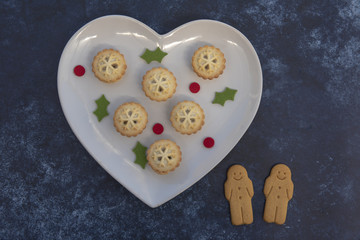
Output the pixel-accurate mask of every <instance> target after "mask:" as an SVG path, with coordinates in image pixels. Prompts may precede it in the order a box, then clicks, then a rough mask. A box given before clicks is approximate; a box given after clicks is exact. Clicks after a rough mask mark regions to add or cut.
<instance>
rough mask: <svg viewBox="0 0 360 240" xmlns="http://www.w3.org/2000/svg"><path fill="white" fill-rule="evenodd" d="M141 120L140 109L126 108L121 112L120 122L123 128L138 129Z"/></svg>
mask: <svg viewBox="0 0 360 240" xmlns="http://www.w3.org/2000/svg"><path fill="white" fill-rule="evenodd" d="M140 121H141V114H140V112H139V110H138V109H131V108H125V109H122V111H121V113H120V122H121V124H122V127H123V129H126V130H131V129H133V130H138V123H139V122H140Z"/></svg>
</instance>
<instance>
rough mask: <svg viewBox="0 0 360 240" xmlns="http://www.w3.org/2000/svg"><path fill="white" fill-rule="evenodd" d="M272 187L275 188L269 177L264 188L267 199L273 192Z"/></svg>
mask: <svg viewBox="0 0 360 240" xmlns="http://www.w3.org/2000/svg"><path fill="white" fill-rule="evenodd" d="M272 187H273V182H272V179H270V177H268V178H267V179H266V181H265V186H264V194H265V197H267V196H269V194H270V192H271V190H272Z"/></svg>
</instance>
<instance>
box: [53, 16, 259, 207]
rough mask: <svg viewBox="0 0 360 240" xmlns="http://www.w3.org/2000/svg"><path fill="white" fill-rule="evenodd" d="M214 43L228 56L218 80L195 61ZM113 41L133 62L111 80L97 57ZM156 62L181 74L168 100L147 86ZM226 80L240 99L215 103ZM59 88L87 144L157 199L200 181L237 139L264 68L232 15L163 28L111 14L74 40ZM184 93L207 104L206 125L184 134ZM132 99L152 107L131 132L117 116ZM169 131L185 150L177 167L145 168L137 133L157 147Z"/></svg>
mask: <svg viewBox="0 0 360 240" xmlns="http://www.w3.org/2000/svg"><path fill="white" fill-rule="evenodd" d="M206 44H208V45H214V46H216V47H217V48H219V49H221V51H222V52H223V53H224V55H225V58H226V69H225V71H224V73H223V74H222V75H221V76H220V77H219V78H217V79H214V80H203V79H201V78H199V77H197V75H196V74H195V73H194V72H193V70H192V67H191V58H192V55H193V53H194V51H195V50H196V49H197V48H199V47H200V46H203V45H206ZM157 47H160V48H161V49H162V50H163V51H165V52H167V53H168V55H167V56H166V57H165V58H164V59H163V60H162V62H161V63H158V62H152V63H150V64H147V63H146V62H145V61H144V60H143V59H142V58H140V56H141V55H142V54H143V53H144V51H145V49H146V48H148V49H150V50H155V49H156V48H157ZM105 48H114V49H117V50H119V51H120V52H121V53H123V54H124V56H125V59H126V63H127V66H128V69H127V71H126V73H125V75H124V77H123V78H122V79H121V80H120V81H118V82H116V83H112V84H106V83H103V82H101V81H99V80H97V79H96V77H95V76H94V74H93V73H92V71H91V63H92V60H93V57H94V56H95V55H96V53H97V52H98V51H100V50H102V49H105ZM76 65H82V66H84V67H85V69H86V73H85V75H84V76H82V77H77V76H75V75H74V73H73V69H74V67H75V66H76ZM155 66H163V67H166V68H167V69H169V70H170V71H172V72H173V73H174V75H175V77H176V79H177V84H178V87H177V89H176V93H175V95H174V96H173V97H172V98H171V99H169V100H167V101H166V102H155V101H151V100H150V99H149V98H147V97H146V96H145V94H144V93H143V91H142V87H141V81H142V76H143V75H144V74H145V72H146V71H147V70H149V69H151V68H153V67H155ZM191 82H198V83H199V84H200V86H201V90H200V91H199V92H198V93H196V94H194V93H191V92H190V91H189V84H190V83H191ZM225 87H229V88H232V89H236V90H237V94H236V95H235V99H234V101H227V102H226V103H225V105H224V106H221V105H219V104H212V101H213V99H214V96H215V92H220V91H223V90H224V89H225ZM58 91H59V97H60V102H61V106H62V109H63V111H64V114H65V117H66V119H67V121H68V122H69V124H70V126H71V128H72V130H73V131H74V133H75V135H76V136H77V138H78V139H79V140H80V142H81V143H82V144H83V146H84V147H85V148H86V149H87V151H88V152H89V153H90V154H91V155H92V156H93V157H94V158H95V159H96V160H97V161H98V163H99V164H100V165H101V166H102V167H103V168H104V169H105V170H106V171H107V172H108V173H109V174H111V176H113V177H114V178H115V179H116V180H117V181H118V182H120V183H121V184H122V185H123V186H125V187H126V188H127V189H128V190H129V191H130V192H132V193H133V194H134V195H135V196H137V197H138V198H139V199H141V200H142V201H143V202H145V203H146V204H147V205H149V206H150V207H157V206H159V205H161V204H163V203H165V202H166V201H168V200H170V199H171V198H173V197H175V196H176V195H178V194H179V193H181V192H182V191H184V190H185V189H187V188H188V187H190V186H191V185H192V184H194V183H195V182H197V181H198V180H199V179H200V178H202V177H203V176H204V175H205V174H206V173H208V172H209V171H210V170H211V169H212V168H214V167H215V166H216V165H217V164H218V163H219V162H220V161H221V160H222V159H223V158H224V157H225V156H226V155H227V154H228V153H229V152H230V151H231V149H232V148H233V147H234V146H235V145H236V144H237V142H238V141H239V140H240V138H241V137H242V136H243V134H244V133H245V131H246V130H247V128H248V127H249V125H250V123H251V122H252V120H253V118H254V116H255V113H256V111H257V109H258V107H259V103H260V98H261V92H262V72H261V66H260V62H259V59H258V57H257V54H256V52H255V50H254V48H253V47H252V45H251V43H250V42H249V41H248V40H247V39H246V37H245V36H244V35H243V34H241V33H240V32H239V31H238V30H236V29H235V28H233V27H231V26H229V25H226V24H224V23H221V22H217V21H212V20H198V21H193V22H189V23H187V24H184V25H182V26H180V27H178V28H176V29H175V30H173V31H171V32H170V33H167V34H165V35H159V34H157V33H156V32H154V31H153V30H152V29H150V28H149V27H148V26H146V25H144V24H143V23H141V22H139V21H137V20H135V19H132V18H129V17H125V16H105V17H101V18H98V19H96V20H94V21H92V22H90V23H88V24H86V25H85V26H84V27H82V28H81V29H80V30H78V31H77V32H76V33H75V34H74V36H73V37H72V38H71V39H70V40H69V42H68V43H67V45H66V47H65V49H64V51H63V53H62V55H61V59H60V63H59V70H58ZM102 94H105V96H106V98H107V99H108V100H109V101H110V105H109V106H108V111H109V113H110V115H109V116H107V117H105V118H104V119H103V120H102V121H101V122H99V121H98V120H97V118H96V116H95V115H94V114H93V111H94V110H95V109H96V104H95V100H96V99H98V98H99V97H100V96H101V95H102ZM180 100H193V101H195V102H197V103H199V104H200V105H201V106H202V108H203V109H204V111H205V125H204V126H203V128H202V129H201V130H200V131H199V132H197V133H196V134H193V135H190V136H188V135H182V134H179V133H178V132H176V131H175V130H174V129H173V128H172V126H171V123H170V120H169V117H170V111H171V109H172V107H173V106H174V105H175V104H176V103H177V102H178V101H180ZM127 101H135V102H138V103H140V104H142V105H143V106H144V107H145V109H146V110H147V112H148V114H149V122H148V125H147V127H146V129H145V130H144V132H143V133H142V134H140V135H138V136H136V137H131V138H129V137H124V136H122V135H120V134H119V133H118V132H116V131H115V128H114V126H113V119H112V118H113V114H114V111H115V109H116V108H117V107H118V106H119V105H120V104H122V103H124V102H127ZM157 122H159V123H161V124H162V125H163V126H164V129H165V130H164V133H163V134H162V135H155V134H154V133H153V131H152V126H153V125H154V124H155V123H157ZM208 136H209V137H212V138H213V139H214V140H215V145H214V147H213V148H205V147H204V146H203V140H204V138H205V137H208ZM164 138H165V139H171V140H173V141H175V142H176V143H177V144H178V145H179V146H180V148H181V151H182V161H181V164H180V166H179V167H178V168H177V169H176V170H175V171H174V172H171V173H169V174H167V175H158V174H156V173H155V172H154V171H153V170H152V169H151V168H150V167H149V166H146V168H145V169H142V168H141V167H140V166H139V165H137V164H135V163H134V160H135V155H134V153H133V152H132V148H133V147H134V146H135V145H136V142H137V141H140V142H141V143H142V144H143V145H145V146H147V147H149V146H150V145H151V144H152V143H153V142H154V141H155V140H158V139H164ZM224 174H225V173H224Z"/></svg>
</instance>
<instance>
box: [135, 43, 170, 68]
mask: <svg viewBox="0 0 360 240" xmlns="http://www.w3.org/2000/svg"><path fill="white" fill-rule="evenodd" d="M166 55H167V53H166V52H163V51H161V49H160V48H159V47H158V48H156V50H154V51H150V50H149V49H146V50H145V52H144V54H143V55H141V56H140V57H141V58H142V59H144V60H145V61H146V62H147V63H148V64H149V63H151V62H152V61H157V62H159V63H161V60H162V59H163V58H164V57H165V56H166Z"/></svg>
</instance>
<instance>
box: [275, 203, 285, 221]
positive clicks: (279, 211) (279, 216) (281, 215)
mask: <svg viewBox="0 0 360 240" xmlns="http://www.w3.org/2000/svg"><path fill="white" fill-rule="evenodd" d="M287 205H288V203H287V201H286V202H282V203H280V204H278V206H277V207H276V218H275V223H276V224H284V223H285V220H286V213H287V207H288V206H287Z"/></svg>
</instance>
